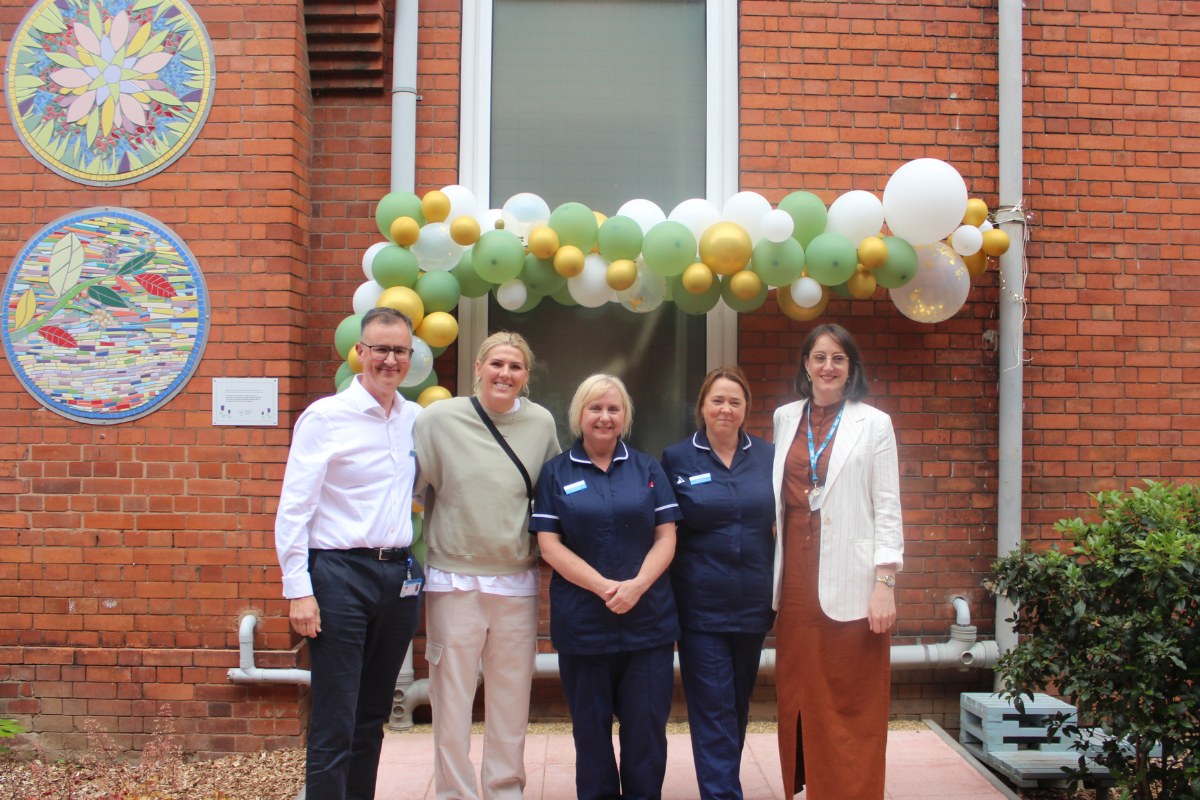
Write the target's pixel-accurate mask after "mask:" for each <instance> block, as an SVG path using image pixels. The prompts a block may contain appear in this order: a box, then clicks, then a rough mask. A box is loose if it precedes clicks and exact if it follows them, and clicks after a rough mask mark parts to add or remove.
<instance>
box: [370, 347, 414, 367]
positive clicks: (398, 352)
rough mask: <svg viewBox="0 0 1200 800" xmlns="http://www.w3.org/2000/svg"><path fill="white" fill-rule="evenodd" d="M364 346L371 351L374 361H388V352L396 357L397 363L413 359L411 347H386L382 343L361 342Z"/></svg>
mask: <svg viewBox="0 0 1200 800" xmlns="http://www.w3.org/2000/svg"><path fill="white" fill-rule="evenodd" d="M360 344H362V346H363V347H365V348H367V350H369V351H370V353H371V360H372V361H387V357H388V354H389V353H390V354H391V355H394V356H395V357H396V363H397V364H404V363H407V362H408V361H410V360H412V354H413V349H412V348H411V347H386V346H384V345H381V344H366V343H365V342H360Z"/></svg>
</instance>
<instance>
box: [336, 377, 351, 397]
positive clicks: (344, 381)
mask: <svg viewBox="0 0 1200 800" xmlns="http://www.w3.org/2000/svg"><path fill="white" fill-rule="evenodd" d="M353 381H354V374H353V373H351V374H350V377H349V378H343V379H342V382H341V383H339V384H338V385H337V393H338V394H341V393H342V392H344V391H346V390H347V389H349V388H350V384H351V383H352V382H353Z"/></svg>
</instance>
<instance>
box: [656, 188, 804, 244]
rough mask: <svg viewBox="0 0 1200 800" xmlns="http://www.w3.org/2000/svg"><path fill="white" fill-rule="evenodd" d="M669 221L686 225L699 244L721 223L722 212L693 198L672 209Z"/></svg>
mask: <svg viewBox="0 0 1200 800" xmlns="http://www.w3.org/2000/svg"><path fill="white" fill-rule="evenodd" d="M667 219H669V220H671V221H673V222H678V223H680V224H682V225H686V226H687V228H688V230H690V231H691V232H692V235H693V236H695V237H696V242H697V243H699V242H700V237H701V236H703V235H704V232H705V231H706V230H708V229H709V227H711V226H712V225H715V224H716V223H718V222H720V221H721V211H720V209H718V208H717V207H716V206H715V205H714V204H713V203H712V202H711V201H709V200H705V199H704V198H703V197H693V198H692V199H691V200H684V201H683V202H682V203H680V204H679V205H677V206H675V208H673V209H671V213H670V215H669V216H668V217H667ZM788 219H791V217H788Z"/></svg>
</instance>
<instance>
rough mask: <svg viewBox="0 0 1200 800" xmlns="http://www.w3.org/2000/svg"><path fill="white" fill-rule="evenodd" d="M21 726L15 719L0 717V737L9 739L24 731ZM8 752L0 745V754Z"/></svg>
mask: <svg viewBox="0 0 1200 800" xmlns="http://www.w3.org/2000/svg"><path fill="white" fill-rule="evenodd" d="M24 732H25V728H23V727H22V726H21V725H20V724H19V723H18V722H17V721H16V720H15V719H0V739H11V738H13V737H14V736H16V735H17V734H18V733H24ZM7 752H8V748H7V747H0V755H3V754H5V753H7Z"/></svg>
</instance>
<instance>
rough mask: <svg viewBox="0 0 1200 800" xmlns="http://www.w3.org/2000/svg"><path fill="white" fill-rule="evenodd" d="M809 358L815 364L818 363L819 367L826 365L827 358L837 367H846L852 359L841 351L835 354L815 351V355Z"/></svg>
mask: <svg viewBox="0 0 1200 800" xmlns="http://www.w3.org/2000/svg"><path fill="white" fill-rule="evenodd" d="M808 360H809V361H811V362H812V363H813V364H816V365H817V366H818V367H823V366H825V361H826V360H828V361H830V362H832V363H833V365H834V366H835V367H839V368H840V367H844V366H846V365H847V364H849V363H850V359H848V358H846V357H845V356H844V355H842V354H841V353H837V354H835V355H833V356H826V355H825V354H824V353H814V354H813V355H811V356H809V357H808Z"/></svg>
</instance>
